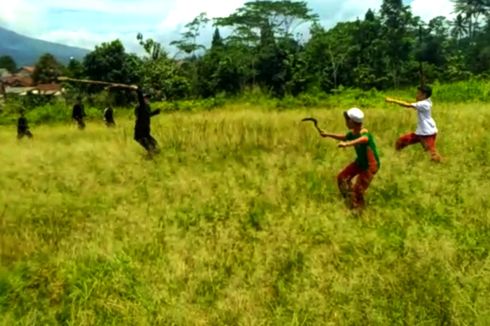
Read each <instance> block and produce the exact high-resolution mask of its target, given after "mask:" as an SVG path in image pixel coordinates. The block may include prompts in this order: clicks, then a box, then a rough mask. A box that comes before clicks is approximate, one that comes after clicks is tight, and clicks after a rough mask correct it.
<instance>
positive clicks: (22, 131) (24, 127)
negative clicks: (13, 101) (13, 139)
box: [17, 110, 32, 139]
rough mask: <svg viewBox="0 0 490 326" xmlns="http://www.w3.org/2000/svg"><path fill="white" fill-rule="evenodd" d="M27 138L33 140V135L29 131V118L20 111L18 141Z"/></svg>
mask: <svg viewBox="0 0 490 326" xmlns="http://www.w3.org/2000/svg"><path fill="white" fill-rule="evenodd" d="M24 136H26V137H27V138H32V133H31V131H30V130H29V124H28V122H27V118H26V117H25V115H24V110H21V111H20V117H19V119H18V120H17V139H22V138H24Z"/></svg>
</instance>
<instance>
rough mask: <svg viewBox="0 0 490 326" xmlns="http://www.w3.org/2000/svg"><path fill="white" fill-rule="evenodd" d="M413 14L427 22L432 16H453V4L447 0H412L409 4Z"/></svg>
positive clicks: (449, 17) (450, 17)
mask: <svg viewBox="0 0 490 326" xmlns="http://www.w3.org/2000/svg"><path fill="white" fill-rule="evenodd" d="M411 6H412V12H413V13H414V15H417V16H420V17H421V18H422V20H424V21H425V22H428V21H429V20H431V19H432V18H434V17H437V16H445V17H446V18H448V19H452V18H454V14H453V11H454V4H453V3H452V2H451V1H449V0H430V1H429V0H414V1H413V2H412V4H411Z"/></svg>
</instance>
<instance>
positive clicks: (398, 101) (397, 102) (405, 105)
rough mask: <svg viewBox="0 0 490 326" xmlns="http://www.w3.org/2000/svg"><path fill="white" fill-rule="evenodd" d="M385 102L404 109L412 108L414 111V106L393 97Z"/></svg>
mask: <svg viewBox="0 0 490 326" xmlns="http://www.w3.org/2000/svg"><path fill="white" fill-rule="evenodd" d="M385 101H386V102H387V103H394V104H398V105H400V106H403V107H404V108H410V109H414V107H413V105H412V104H411V103H409V102H405V101H401V100H396V99H394V98H391V97H387V98H386V99H385Z"/></svg>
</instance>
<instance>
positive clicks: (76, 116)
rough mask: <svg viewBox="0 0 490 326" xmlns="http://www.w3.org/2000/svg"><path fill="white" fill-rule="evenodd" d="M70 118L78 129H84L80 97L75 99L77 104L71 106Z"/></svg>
mask: <svg viewBox="0 0 490 326" xmlns="http://www.w3.org/2000/svg"><path fill="white" fill-rule="evenodd" d="M71 117H72V118H73V120H75V121H76V122H77V124H78V129H85V122H84V121H83V118H84V117H85V110H84V107H83V104H82V98H81V97H77V102H76V103H75V105H74V106H73V111H72V115H71Z"/></svg>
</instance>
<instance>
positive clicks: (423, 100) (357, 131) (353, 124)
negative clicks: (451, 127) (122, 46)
mask: <svg viewBox="0 0 490 326" xmlns="http://www.w3.org/2000/svg"><path fill="white" fill-rule="evenodd" d="M130 89H132V90H135V91H136V92H137V96H138V106H137V107H136V110H135V115H136V121H135V128H134V139H135V140H136V141H137V142H138V143H139V144H140V145H141V146H143V148H145V149H146V151H147V152H148V154H150V155H151V154H153V153H155V152H157V151H158V147H157V141H156V140H155V139H154V138H153V137H152V136H151V134H150V119H151V117H152V116H154V115H156V114H159V113H160V110H155V111H152V110H151V109H150V105H149V97H148V96H147V95H146V94H144V93H143V91H142V89H141V88H140V87H138V86H131V87H130ZM431 96H432V89H431V88H430V87H429V86H420V87H419V88H418V89H417V94H416V102H414V103H410V102H405V101H401V100H396V99H392V98H386V102H388V103H394V104H398V105H400V106H402V107H405V108H408V109H414V110H415V111H416V112H417V118H418V120H417V121H418V122H417V129H416V130H415V132H410V133H408V134H406V135H403V136H401V137H400V138H399V139H398V140H397V141H396V144H395V148H396V150H398V151H399V150H402V149H403V148H405V147H407V146H409V145H413V144H417V143H420V144H422V146H423V148H424V150H426V151H428V152H429V153H430V155H431V158H432V160H433V161H436V162H439V161H440V160H441V156H440V155H439V154H438V153H437V150H436V137H437V132H438V130H437V126H436V123H435V121H434V119H433V118H432V114H431V112H432V101H431ZM84 117H85V111H84V107H83V104H82V103H81V98H77V103H76V104H75V105H74V106H73V112H72V118H73V119H74V120H75V121H76V122H77V124H78V127H79V128H80V129H83V128H85V123H84V121H83V118H84ZM344 118H345V123H346V126H347V128H348V129H349V132H347V133H346V134H333V133H327V132H325V131H323V130H320V135H321V136H322V137H329V138H333V139H336V140H339V141H340V142H339V144H338V147H350V146H353V147H354V148H355V151H356V156H357V157H356V160H355V161H354V162H352V163H351V164H349V165H348V166H347V167H346V168H344V169H343V170H342V171H341V172H340V173H339V174H338V176H337V183H338V187H339V190H340V193H341V194H342V196H343V197H344V198H345V199H346V200H347V202H348V204H349V206H350V207H351V208H353V209H362V208H363V207H364V205H365V201H364V193H365V192H366V190H367V188H368V187H369V184H370V183H371V181H372V180H373V178H374V176H375V175H376V173H377V172H378V170H379V168H380V160H379V155H378V150H377V148H376V143H375V141H374V137H373V135H372V134H371V133H370V132H369V131H368V130H367V129H365V128H364V127H363V122H364V113H363V112H362V111H361V110H360V109H358V108H352V109H349V110H347V111H345V112H344ZM104 120H105V122H106V124H107V125H108V126H113V125H115V122H114V115H113V110H112V108H110V107H108V108H106V109H105V110H104ZM17 135H18V138H19V139H20V138H23V137H24V136H27V137H29V138H31V137H32V133H31V132H30V130H29V126H28V124H27V119H26V118H25V116H24V113H23V112H22V113H21V117H20V118H19V120H18V124H17ZM356 176H357V178H356V181H355V184H354V185H353V184H352V181H353V179H354V178H355V177H356Z"/></svg>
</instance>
